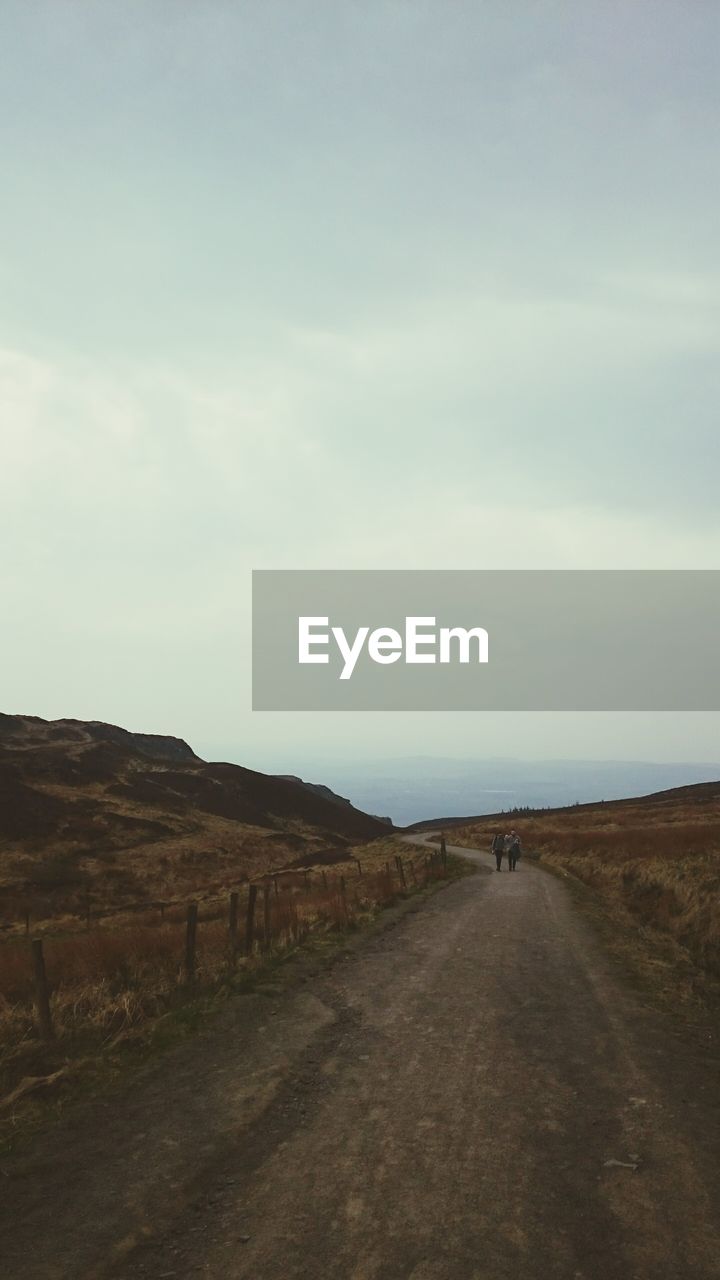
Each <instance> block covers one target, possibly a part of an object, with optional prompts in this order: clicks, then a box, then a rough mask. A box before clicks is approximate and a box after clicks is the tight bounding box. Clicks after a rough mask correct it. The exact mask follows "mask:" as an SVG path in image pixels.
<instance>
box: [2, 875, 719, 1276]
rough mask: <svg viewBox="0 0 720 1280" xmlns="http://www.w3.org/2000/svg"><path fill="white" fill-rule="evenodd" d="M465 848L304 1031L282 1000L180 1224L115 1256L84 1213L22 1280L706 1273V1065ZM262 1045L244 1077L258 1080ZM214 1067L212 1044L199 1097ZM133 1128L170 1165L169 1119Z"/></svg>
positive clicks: (572, 912)
mask: <svg viewBox="0 0 720 1280" xmlns="http://www.w3.org/2000/svg"><path fill="white" fill-rule="evenodd" d="M459 852H460V851H459ZM463 852H466V851H463ZM478 859H479V860H480V861H481V862H482V863H483V864H484V865H483V868H482V871H481V874H478V875H477V876H473V877H470V878H467V879H465V880H461V881H458V882H456V883H454V884H452V885H451V886H449V887H448V888H446V889H443V890H442V891H441V892H439V893H437V894H436V895H435V896H434V897H432V898H430V899H429V901H427V902H426V903H425V904H424V905H422V906H421V907H420V908H419V909H418V910H416V911H414V912H413V913H412V914H408V915H407V916H405V917H404V918H403V919H401V920H400V921H399V922H398V923H397V925H396V926H395V927H394V928H390V929H388V930H386V931H385V932H384V933H382V934H381V935H380V936H379V937H376V938H375V939H372V940H370V941H368V942H367V944H366V945H365V946H363V947H362V948H361V949H359V950H358V951H357V953H356V954H354V955H353V956H352V957H351V958H349V959H347V960H346V961H344V962H343V963H340V964H338V965H336V966H335V968H334V969H333V970H332V971H331V972H330V973H329V974H326V975H325V976H324V977H323V976H320V977H318V978H317V979H316V980H315V981H314V983H313V986H312V994H313V999H314V1000H315V1004H316V1006H317V1008H316V1011H315V1014H314V1015H313V1016H314V1017H315V1019H316V1025H314V1026H310V1027H309V1026H308V1024H307V1008H306V1009H305V1014H303V1013H302V1010H301V1005H302V1002H303V1000H304V1001H305V1002H306V1003H307V996H306V995H305V996H302V997H301V996H300V995H299V994H296V995H289V996H285V997H282V998H280V999H279V1004H280V1005H282V1004H283V1002H286V1004H285V1007H284V1012H282V1014H281V1016H282V1018H284V1019H286V1020H288V1022H287V1025H288V1027H291V1025H292V1019H293V1018H297V1019H299V1021H298V1024H297V1025H298V1027H299V1026H300V1025H301V1024H302V1022H303V1018H304V1019H305V1022H304V1024H303V1025H305V1034H304V1035H299V1033H298V1035H297V1036H296V1039H297V1045H296V1049H295V1050H294V1049H293V1047H292V1043H291V1038H288V1039H286V1042H285V1043H286V1049H285V1052H286V1054H287V1059H286V1062H285V1067H284V1073H283V1078H282V1080H281V1081H276V1083H275V1087H274V1088H273V1090H272V1091H271V1092H270V1093H269V1094H268V1100H267V1105H266V1106H265V1107H264V1109H263V1108H260V1109H259V1110H256V1111H255V1113H254V1114H253V1118H252V1120H251V1121H248V1123H247V1124H245V1125H244V1126H243V1125H242V1124H239V1125H237V1126H236V1127H235V1128H234V1129H233V1132H232V1134H231V1135H230V1136H228V1134H227V1133H226V1132H225V1133H223V1134H222V1135H218V1137H217V1141H216V1144H215V1147H214V1148H213V1133H212V1130H211V1131H210V1132H205V1133H204V1134H203V1143H204V1146H203V1151H202V1154H201V1156H199V1157H198V1160H197V1168H196V1170H195V1174H196V1180H195V1184H194V1187H193V1188H192V1194H191V1196H190V1201H191V1202H190V1203H189V1204H187V1203H186V1204H184V1205H183V1206H182V1210H181V1211H180V1202H178V1212H177V1217H176V1219H175V1220H173V1219H172V1214H170V1216H169V1217H167V1215H166V1221H165V1225H164V1229H163V1230H161V1231H159V1232H158V1234H156V1236H155V1237H154V1238H150V1239H149V1240H148V1243H147V1244H146V1245H144V1246H143V1247H141V1248H136V1249H133V1250H132V1251H131V1252H129V1253H128V1254H127V1255H126V1256H125V1258H124V1260H122V1261H118V1260H117V1259H118V1256H119V1255H117V1254H116V1253H114V1251H113V1249H111V1248H109V1246H108V1239H109V1237H108V1233H107V1229H106V1231H105V1236H104V1237H103V1239H104V1242H105V1243H104V1244H103V1248H102V1252H98V1253H97V1256H94V1255H93V1251H92V1247H91V1246H92V1233H93V1230H94V1226H93V1220H92V1217H91V1218H90V1219H88V1215H87V1214H86V1215H85V1218H84V1221H83V1231H84V1232H86V1233H88V1239H87V1240H86V1241H85V1246H87V1247H85V1249H84V1252H82V1262H81V1265H76V1268H75V1270H74V1271H73V1269H72V1260H71V1256H70V1254H68V1253H67V1252H66V1253H65V1254H63V1251H62V1250H63V1248H65V1249H66V1250H67V1248H68V1247H69V1246H68V1245H67V1242H65V1244H64V1245H63V1246H62V1247H60V1242H58V1247H57V1248H56V1249H55V1251H54V1253H52V1254H51V1251H50V1249H49V1248H48V1249H46V1255H45V1256H41V1255H40V1254H36V1255H35V1258H34V1260H32V1259H31V1258H30V1257H29V1256H28V1255H27V1253H22V1255H21V1256H18V1255H17V1253H16V1256H15V1257H14V1258H13V1266H14V1268H15V1269H14V1270H13V1269H11V1271H10V1274H11V1275H12V1276H13V1278H14V1280H49V1277H53V1280H70V1277H72V1280H82V1278H83V1277H86V1278H88V1280H89V1277H90V1276H100V1275H104V1274H112V1275H115V1276H118V1277H121V1278H122V1280H141V1278H146V1277H153V1280H155V1278H156V1277H158V1276H159V1275H163V1274H165V1275H172V1276H174V1277H178V1278H181V1277H195V1276H206V1277H210V1278H211V1280H221V1278H222V1280H225V1278H226V1277H228V1276H232V1277H237V1278H238V1280H240V1278H247V1280H251V1277H252V1280H300V1278H301V1277H303V1278H307V1280H310V1277H312V1278H313V1280H318V1278H320V1277H322V1278H323V1280H504V1278H505V1277H507V1278H508V1280H510V1278H511V1277H512V1280H541V1278H543V1280H547V1277H557V1278H558V1280H566V1278H567V1280H676V1278H677V1280H680V1278H681V1277H682V1280H712V1278H713V1277H720V1261H719V1260H720V1236H719V1234H718V1230H717V1227H716V1225H715V1224H716V1223H717V1222H718V1221H719V1220H720V1215H719V1214H718V1209H719V1208H720V1206H719V1205H718V1193H717V1190H716V1188H717V1187H718V1185H720V1177H718V1174H719V1173H720V1160H719V1152H718V1142H717V1136H716V1135H717V1104H718V1099H717V1094H716V1092H715V1090H714V1081H715V1070H716V1066H717V1063H713V1062H711V1061H710V1060H709V1059H708V1057H707V1053H705V1052H703V1051H702V1050H701V1048H700V1046H699V1044H690V1043H686V1042H684V1040H683V1038H682V1037H681V1036H680V1035H679V1034H678V1030H677V1028H676V1027H675V1025H674V1024H671V1023H669V1022H667V1021H666V1019H665V1018H664V1017H663V1016H662V1015H660V1014H658V1013H656V1012H654V1011H652V1010H651V1009H647V1008H645V1007H643V1005H642V1004H641V1003H639V1002H638V1000H637V998H636V997H634V996H633V995H632V994H631V993H630V992H629V991H628V990H627V989H626V988H625V986H624V985H623V984H622V983H620V982H619V981H618V979H617V975H616V974H615V972H614V969H613V965H612V963H611V962H610V961H608V960H606V958H605V957H604V956H603V954H602V952H601V950H600V949H599V947H598V944H597V942H596V941H595V940H594V937H593V935H592V932H591V931H590V929H589V927H588V925H587V924H586V923H585V921H584V919H583V918H582V916H581V915H580V914H579V913H578V911H577V908H576V907H575V906H574V904H573V901H572V899H571V897H570V895H569V894H568V891H567V889H566V887H565V885H564V884H563V883H562V882H561V881H559V880H556V879H555V878H553V877H551V876H550V875H548V874H546V873H544V872H543V871H541V870H539V869H538V868H536V867H533V866H528V865H526V864H524V863H522V864H521V868H520V870H519V872H518V873H517V874H515V875H509V874H508V873H507V872H506V871H503V873H502V874H500V875H498V874H497V873H495V872H494V871H493V872H492V873H491V872H490V870H489V864H490V859H489V858H488V857H484V856H482V855H478ZM257 1031H258V1034H257V1037H256V1038H257V1039H258V1043H259V1045H261V1044H262V1041H263V1036H265V1037H267V1035H268V1034H272V1026H270V1025H269V1024H268V1026H267V1027H266V1028H264V1029H263V1028H258V1029H257ZM283 1034H285V1033H283ZM288 1036H289V1032H288ZM218 1052H219V1050H218ZM223 1052H224V1053H225V1054H226V1053H227V1045H225V1046H224V1048H223ZM256 1052H258V1053H259V1052H261V1049H260V1048H258V1049H257V1051H256V1050H254V1049H253V1046H252V1045H251V1044H249V1043H248V1042H247V1041H244V1042H243V1043H242V1044H240V1043H238V1047H237V1067H236V1070H237V1073H238V1075H239V1074H240V1073H245V1076H244V1079H245V1080H246V1081H247V1080H252V1079H255V1078H256V1079H257V1083H258V1088H260V1087H261V1086H262V1082H263V1079H265V1077H263V1071H262V1069H261V1068H260V1067H259V1066H258V1060H257V1059H256V1058H254V1057H253V1055H254V1054H255V1053H256ZM270 1056H272V1055H270ZM277 1056H278V1055H277V1052H276V1053H275V1058H277ZM214 1069H216V1070H220V1068H219V1066H217V1067H216V1066H215V1058H214V1056H213V1054H212V1052H211V1051H210V1048H208V1050H207V1054H206V1060H205V1074H204V1075H198V1076H197V1079H196V1088H197V1090H211V1089H213V1088H214V1087H215V1086H214V1084H213V1071H214ZM222 1070H223V1072H224V1073H225V1075H224V1076H223V1079H224V1080H226V1082H227V1083H226V1084H225V1086H224V1087H225V1088H226V1089H229V1088H230V1084H231V1079H232V1067H231V1065H229V1064H228V1061H227V1057H225V1058H224V1059H223V1065H222ZM268 1070H269V1068H268ZM253 1072H254V1073H255V1074H254V1076H253ZM172 1088H173V1080H172V1076H168V1079H167V1089H168V1096H169V1097H170V1096H171V1094H172ZM216 1092H218V1096H219V1094H220V1092H221V1091H218V1090H216ZM134 1105H135V1106H137V1105H138V1103H137V1101H136V1102H135V1104H134ZM211 1116H212V1113H211V1112H210V1113H208V1114H206V1116H205V1123H206V1125H207V1123H208V1122H209V1121H210V1120H211ZM189 1123H191V1121H190V1122H189ZM158 1126H159V1127H158ZM191 1127H192V1125H191ZM196 1136H197V1135H196ZM142 1137H143V1139H144V1141H145V1143H146V1146H145V1147H143V1145H142V1143H141V1145H140V1150H141V1152H143V1151H144V1153H145V1156H146V1159H147V1161H148V1163H149V1164H151V1163H152V1162H153V1161H160V1162H161V1161H162V1145H161V1144H162V1142H163V1133H162V1121H161V1120H158V1121H157V1122H156V1131H155V1132H152V1131H148V1132H147V1133H146V1134H144V1135H142ZM221 1137H222V1140H221ZM177 1141H180V1139H177ZM134 1149H135V1152H136V1155H135V1158H136V1160H137V1144H135V1148H134ZM109 1158H110V1156H108V1159H109ZM113 1158H114V1160H115V1162H116V1165H117V1168H118V1177H120V1176H121V1175H122V1173H123V1153H122V1150H120V1151H118V1150H115V1151H114V1153H113ZM130 1168H131V1166H130V1165H129V1164H128V1166H127V1168H125V1174H126V1175H129V1172H130ZM99 1172H100V1171H97V1170H96V1171H95V1173H99ZM146 1176H147V1175H146ZM46 1177H47V1179H48V1188H49V1189H48V1194H50V1193H51V1192H50V1187H51V1180H52V1175H51V1174H50V1172H47V1173H46ZM111 1185H112V1182H109V1183H108V1188H109V1187H110V1186H111ZM167 1190H168V1191H169V1188H168V1189H167ZM107 1194H108V1195H109V1194H110V1191H109V1190H108V1192H107ZM122 1194H123V1196H124V1197H127V1196H128V1195H131V1194H132V1193H131V1192H130V1191H129V1189H128V1188H127V1187H126V1188H125V1189H124V1190H123V1193H122ZM135 1195H136V1198H137V1199H139V1198H140V1197H139V1193H137V1192H136V1193H135ZM125 1208H126V1209H127V1205H125ZM137 1211H138V1217H141V1216H142V1214H141V1209H140V1207H139V1206H138V1210H137ZM33 1212H34V1213H35V1227H36V1228H37V1227H38V1226H39V1225H40V1220H39V1217H38V1214H39V1215H40V1216H41V1214H42V1210H41V1208H38V1207H37V1206H36V1207H35V1209H34V1210H33ZM107 1213H108V1214H110V1215H111V1213H112V1207H111V1206H110V1205H108V1206H107ZM48 1218H49V1215H48ZM143 1222H144V1225H145V1229H146V1231H148V1232H151V1231H152V1229H153V1227H154V1228H155V1229H156V1230H157V1228H158V1223H159V1219H158V1218H155V1219H153V1218H149V1217H148V1215H147V1213H145V1216H144V1218H143ZM105 1227H107V1223H105ZM46 1230H47V1231H48V1232H49V1239H51V1237H52V1232H53V1225H52V1222H51V1221H50V1220H48V1222H47V1223H46ZM59 1231H60V1228H56V1234H57V1233H58V1232H59ZM117 1243H119V1241H118V1242H117ZM113 1257H115V1258H116V1262H115V1263H114V1264H112V1258H113Z"/></svg>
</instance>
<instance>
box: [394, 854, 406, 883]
mask: <svg viewBox="0 0 720 1280" xmlns="http://www.w3.org/2000/svg"><path fill="white" fill-rule="evenodd" d="M395 866H396V867H397V869H398V875H399V877H400V883H401V885H402V887H403V889H407V881H406V879H405V868H404V867H403V860H402V858H401V857H400V856H399V855H398V857H396V859H395Z"/></svg>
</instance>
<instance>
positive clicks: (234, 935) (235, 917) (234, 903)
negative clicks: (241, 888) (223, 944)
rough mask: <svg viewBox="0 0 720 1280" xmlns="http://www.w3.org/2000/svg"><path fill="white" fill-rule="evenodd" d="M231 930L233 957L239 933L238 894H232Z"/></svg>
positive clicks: (229, 925) (229, 923)
mask: <svg viewBox="0 0 720 1280" xmlns="http://www.w3.org/2000/svg"><path fill="white" fill-rule="evenodd" d="M228 927H229V930H230V946H231V948H232V953H233V956H234V955H235V952H236V951H237V932H238V895H237V893H236V892H234V893H231V894H230V919H229V921H228Z"/></svg>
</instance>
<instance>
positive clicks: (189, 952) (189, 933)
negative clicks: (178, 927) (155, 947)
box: [185, 902, 198, 982]
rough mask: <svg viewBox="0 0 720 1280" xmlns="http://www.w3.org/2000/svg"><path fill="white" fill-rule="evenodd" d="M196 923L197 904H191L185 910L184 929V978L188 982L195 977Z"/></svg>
mask: <svg viewBox="0 0 720 1280" xmlns="http://www.w3.org/2000/svg"><path fill="white" fill-rule="evenodd" d="M197 921H198V908H197V902H191V903H189V905H188V909H187V926H186V929H185V978H186V980H187V981H188V982H192V981H193V979H194V977H195V941H196V938H197Z"/></svg>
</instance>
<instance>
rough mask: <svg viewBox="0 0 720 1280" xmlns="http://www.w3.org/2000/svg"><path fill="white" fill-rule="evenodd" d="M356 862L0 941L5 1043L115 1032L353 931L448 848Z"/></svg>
mask: <svg viewBox="0 0 720 1280" xmlns="http://www.w3.org/2000/svg"><path fill="white" fill-rule="evenodd" d="M355 863H356V870H355V872H354V873H353V874H352V875H337V874H335V875H333V874H331V873H329V872H328V871H327V870H324V869H317V868H314V869H312V870H306V871H293V872H292V873H283V872H278V873H274V874H268V875H265V876H262V877H259V878H258V879H256V880H254V881H252V882H251V883H249V884H246V885H244V886H243V887H242V888H239V889H237V890H233V891H232V892H231V893H230V894H229V895H225V896H224V898H222V899H220V898H217V899H213V900H210V901H206V902H202V901H199V900H197V899H196V900H195V901H192V902H189V903H184V904H179V903H175V904H173V905H172V907H167V906H164V905H163V904H158V908H157V909H156V910H154V911H151V912H150V913H148V911H147V908H146V913H145V916H144V918H143V919H142V920H139V921H137V922H136V923H129V924H125V926H124V927H107V923H106V924H105V925H104V926H103V925H100V924H98V925H96V926H95V927H92V928H87V929H86V930H83V931H76V932H74V933H66V934H62V935H58V936H55V937H51V936H47V937H44V938H43V937H35V938H27V939H24V940H23V939H21V940H17V941H14V942H8V943H6V944H5V945H3V946H2V947H0V1035H1V1036H2V1039H3V1040H5V1042H6V1044H7V1043H8V1041H9V1040H13V1041H15V1042H16V1043H17V1042H18V1041H19V1040H22V1039H23V1038H25V1039H27V1038H28V1037H31V1038H33V1039H35V1040H36V1041H37V1039H40V1040H41V1041H43V1042H44V1043H45V1044H51V1043H53V1042H55V1041H56V1040H57V1039H58V1037H62V1036H64V1035H65V1034H66V1033H68V1032H72V1031H73V1030H77V1029H78V1028H79V1027H82V1026H95V1027H96V1028H101V1029H106V1030H107V1031H108V1032H109V1033H111V1034H112V1033H114V1032H116V1031H120V1030H122V1029H123V1028H124V1027H127V1026H128V1025H129V1024H132V1023H134V1022H139V1021H141V1020H143V1019H144V1018H147V1017H149V1016H153V1015H157V1014H158V1013H160V1012H162V1011H163V1010H164V1009H167V1008H168V1007H169V1006H170V1005H171V1004H172V999H173V996H174V993H176V992H180V993H188V992H191V991H192V990H193V988H197V987H199V986H201V985H202V984H205V985H207V984H211V983H213V982H216V981H217V980H219V979H222V978H223V977H227V978H229V979H231V978H232V976H233V974H236V973H238V972H239V971H241V970H242V969H245V970H248V969H251V968H252V967H253V966H256V965H257V963H258V962H259V961H262V960H264V959H266V958H267V957H268V956H270V955H271V954H272V953H273V952H282V951H287V950H289V949H291V948H293V947H295V946H297V945H299V944H300V943H302V942H303V940H304V939H305V938H306V937H307V936H308V935H309V934H310V933H311V932H313V931H315V932H321V931H323V930H325V931H330V930H344V929H349V928H352V927H353V926H354V925H355V924H356V923H357V922H358V921H359V920H360V919H362V918H363V917H367V916H368V915H372V914H373V913H374V912H375V911H377V910H378V909H380V908H382V907H385V906H387V905H389V904H390V903H391V902H393V901H394V900H396V899H397V898H398V897H400V896H403V895H405V894H408V893H411V892H413V891H415V890H418V889H421V888H422V887H424V886H425V885H427V884H429V883H430V882H432V881H434V880H439V879H444V878H446V877H447V876H448V874H449V868H448V858H447V853H446V851H445V850H444V848H443V849H441V850H432V851H430V852H427V853H426V852H423V853H419V854H417V855H416V856H414V857H405V858H403V857H402V856H400V855H397V856H395V857H394V858H391V859H389V860H388V861H386V862H385V863H384V865H382V866H380V867H375V868H374V869H372V870H370V869H368V868H364V867H363V865H362V863H361V862H359V860H357V859H355ZM161 908H162V909H161Z"/></svg>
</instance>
